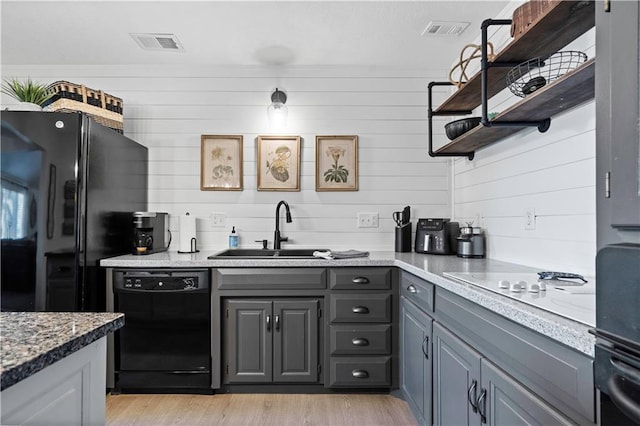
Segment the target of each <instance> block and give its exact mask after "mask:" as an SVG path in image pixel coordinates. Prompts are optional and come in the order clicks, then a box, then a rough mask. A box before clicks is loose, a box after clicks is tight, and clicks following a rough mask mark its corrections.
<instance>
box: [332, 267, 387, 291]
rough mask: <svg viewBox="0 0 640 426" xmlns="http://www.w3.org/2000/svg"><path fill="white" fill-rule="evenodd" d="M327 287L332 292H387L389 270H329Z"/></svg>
mask: <svg viewBox="0 0 640 426" xmlns="http://www.w3.org/2000/svg"><path fill="white" fill-rule="evenodd" d="M329 287H330V288H331V289H333V290H354V289H357V290H388V289H390V288H391V269H390V268H333V269H329Z"/></svg>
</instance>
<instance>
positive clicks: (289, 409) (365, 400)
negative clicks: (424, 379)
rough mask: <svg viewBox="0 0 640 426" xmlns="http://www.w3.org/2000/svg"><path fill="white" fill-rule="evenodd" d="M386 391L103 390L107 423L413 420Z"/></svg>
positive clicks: (412, 422)
mask: <svg viewBox="0 0 640 426" xmlns="http://www.w3.org/2000/svg"><path fill="white" fill-rule="evenodd" d="M416 424H417V423H416V420H415V418H414V417H413V415H412V414H411V411H410V410H409V407H408V405H407V403H406V402H405V401H403V400H402V399H400V398H396V397H394V396H390V395H360V394H346V395H339V394H330V395H308V394H295V395H292V394H219V395H131V394H129V395H123V394H121V395H107V425H109V426H114V425H154V426H155V425H363V426H364V425H385V426H390V425H416Z"/></svg>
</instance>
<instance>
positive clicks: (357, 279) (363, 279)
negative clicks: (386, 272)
mask: <svg viewBox="0 0 640 426" xmlns="http://www.w3.org/2000/svg"><path fill="white" fill-rule="evenodd" d="M351 282H352V283H354V284H369V278H367V277H355V278H354V279H352V280H351Z"/></svg>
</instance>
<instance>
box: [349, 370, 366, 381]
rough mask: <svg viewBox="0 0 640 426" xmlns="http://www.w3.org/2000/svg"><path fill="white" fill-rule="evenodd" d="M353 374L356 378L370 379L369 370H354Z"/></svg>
mask: <svg viewBox="0 0 640 426" xmlns="http://www.w3.org/2000/svg"><path fill="white" fill-rule="evenodd" d="M351 375H352V376H353V377H355V378H356V379H368V378H369V372H368V371H367V370H353V371H352V372H351Z"/></svg>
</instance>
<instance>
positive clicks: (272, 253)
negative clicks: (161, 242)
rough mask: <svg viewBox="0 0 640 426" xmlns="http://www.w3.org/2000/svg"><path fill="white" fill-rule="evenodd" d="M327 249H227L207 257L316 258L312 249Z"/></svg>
mask: <svg viewBox="0 0 640 426" xmlns="http://www.w3.org/2000/svg"><path fill="white" fill-rule="evenodd" d="M327 250H328V249H278V250H273V249H228V250H224V251H221V252H220V253H217V254H212V255H211V256H209V257H208V259H317V257H314V256H313V252H314V251H327Z"/></svg>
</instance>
